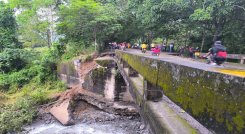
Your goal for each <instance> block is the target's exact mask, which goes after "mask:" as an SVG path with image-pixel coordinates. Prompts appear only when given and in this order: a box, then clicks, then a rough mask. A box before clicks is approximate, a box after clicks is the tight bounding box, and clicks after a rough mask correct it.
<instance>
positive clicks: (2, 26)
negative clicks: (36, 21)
mask: <svg viewBox="0 0 245 134" xmlns="http://www.w3.org/2000/svg"><path fill="white" fill-rule="evenodd" d="M16 30H17V26H16V21H15V18H14V16H13V11H12V10H11V9H10V8H9V7H8V6H7V5H6V4H4V3H3V2H1V1H0V52H2V51H3V50H4V49H5V48H19V47H20V44H19V43H18V40H17V38H16V36H17V34H16Z"/></svg>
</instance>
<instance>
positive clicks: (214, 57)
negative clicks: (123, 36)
mask: <svg viewBox="0 0 245 134" xmlns="http://www.w3.org/2000/svg"><path fill="white" fill-rule="evenodd" d="M111 44H112V47H113V48H114V49H121V50H125V48H131V47H132V46H131V44H130V43H126V42H122V43H119V44H117V43H116V42H114V43H111ZM138 46H140V49H141V50H142V52H143V53H144V52H146V50H147V49H148V50H149V49H150V50H151V51H152V54H156V55H157V54H158V55H159V53H160V52H161V51H162V52H166V51H167V52H174V43H170V44H169V45H168V46H166V45H165V44H164V43H163V44H162V45H158V44H155V43H152V44H151V45H147V44H146V43H142V44H141V45H138ZM137 48H138V47H137ZM184 51H188V54H189V56H190V57H191V58H195V59H197V58H198V57H201V58H207V59H208V62H207V63H208V64H213V63H215V64H217V65H220V64H222V63H223V62H224V61H225V60H226V57H227V52H226V47H224V46H223V45H222V43H221V41H216V42H215V43H214V45H213V46H212V47H211V48H210V49H209V52H208V53H207V54H206V55H204V56H201V52H200V49H199V48H198V47H196V48H194V47H190V46H187V47H181V48H180V49H179V51H178V53H179V55H182V54H183V53H184Z"/></svg>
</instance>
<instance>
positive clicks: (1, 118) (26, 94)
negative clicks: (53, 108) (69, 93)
mask: <svg viewBox="0 0 245 134" xmlns="http://www.w3.org/2000/svg"><path fill="white" fill-rule="evenodd" d="M64 90H65V84H64V83H62V82H60V81H54V82H46V83H45V84H42V85H40V84H39V83H37V82H36V81H31V82H30V83H29V84H27V85H25V86H24V87H22V88H21V89H16V88H12V89H11V90H9V91H8V92H4V93H3V92H0V102H1V103H0V133H1V134H5V133H8V132H10V133H11V132H17V131H21V128H22V126H23V125H24V124H29V123H31V122H32V120H33V119H34V118H35V117H36V115H37V109H36V107H37V106H38V105H41V104H44V103H48V102H49V101H50V100H51V97H50V96H52V95H53V94H57V93H60V92H63V91H64Z"/></svg>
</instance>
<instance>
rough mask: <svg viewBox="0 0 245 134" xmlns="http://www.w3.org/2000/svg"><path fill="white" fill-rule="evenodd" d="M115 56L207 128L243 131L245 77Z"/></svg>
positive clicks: (244, 119) (230, 131)
mask: <svg viewBox="0 0 245 134" xmlns="http://www.w3.org/2000/svg"><path fill="white" fill-rule="evenodd" d="M116 56H117V57H118V58H119V59H122V60H123V61H125V62H126V63H127V64H129V65H130V66H131V67H132V68H133V69H135V70H136V71H137V72H138V73H140V74H141V75H142V76H143V77H144V78H145V79H146V80H147V81H149V82H150V83H152V84H157V85H158V86H160V87H161V88H162V89H163V91H164V94H165V95H166V96H168V97H169V98H170V99H171V100H172V101H174V102H175V103H176V104H178V105H179V106H181V107H182V108H183V109H185V110H186V111H187V112H188V113H190V114H191V115H192V116H193V117H195V118H196V119H197V120H198V121H200V122H201V123H202V124H203V125H205V126H206V127H207V128H209V129H211V130H213V131H215V132H216V133H245V78H242V77H236V76H231V75H226V74H221V73H217V72H210V71H205V70H202V69H198V68H191V67H187V66H183V65H178V64H175V63H170V62H166V61H159V60H157V59H152V58H147V57H142V56H138V55H133V54H129V53H125V52H121V51H117V52H116ZM136 98H137V96H136Z"/></svg>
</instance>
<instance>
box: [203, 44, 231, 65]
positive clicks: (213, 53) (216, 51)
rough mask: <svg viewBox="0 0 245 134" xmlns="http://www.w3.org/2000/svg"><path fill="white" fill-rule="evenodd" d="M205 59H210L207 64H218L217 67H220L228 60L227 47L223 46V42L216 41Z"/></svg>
mask: <svg viewBox="0 0 245 134" xmlns="http://www.w3.org/2000/svg"><path fill="white" fill-rule="evenodd" d="M203 57H206V58H208V63H207V64H210V63H216V64H217V65H220V64H222V63H224V62H225V60H226V57H227V52H226V47H224V46H223V45H222V44H221V41H216V42H215V43H214V45H213V47H212V48H210V49H209V52H208V53H207V54H206V55H205V56H203Z"/></svg>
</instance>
